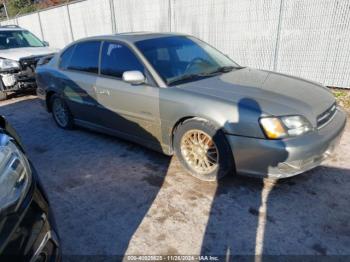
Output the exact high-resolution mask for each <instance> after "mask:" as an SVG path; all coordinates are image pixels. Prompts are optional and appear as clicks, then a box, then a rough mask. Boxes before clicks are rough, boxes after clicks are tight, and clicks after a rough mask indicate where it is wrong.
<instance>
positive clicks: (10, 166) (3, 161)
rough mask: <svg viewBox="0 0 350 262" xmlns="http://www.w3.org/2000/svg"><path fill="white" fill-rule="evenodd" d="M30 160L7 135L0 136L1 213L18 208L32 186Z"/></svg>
mask: <svg viewBox="0 0 350 262" xmlns="http://www.w3.org/2000/svg"><path fill="white" fill-rule="evenodd" d="M31 175H32V174H31V169H30V166H29V163H28V160H27V159H26V157H25V156H24V154H23V153H22V152H21V150H20V149H19V148H18V147H17V146H16V144H15V143H14V142H13V141H12V140H11V138H10V137H9V136H7V135H4V134H0V213H1V211H2V210H4V209H6V208H8V207H14V208H17V207H18V205H19V204H20V203H21V202H22V199H23V198H24V197H25V195H26V193H27V192H28V189H29V186H30V184H31Z"/></svg>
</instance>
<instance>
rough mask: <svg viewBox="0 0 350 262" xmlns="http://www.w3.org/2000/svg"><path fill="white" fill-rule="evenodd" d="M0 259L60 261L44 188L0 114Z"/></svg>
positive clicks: (56, 236) (12, 131)
mask: <svg viewBox="0 0 350 262" xmlns="http://www.w3.org/2000/svg"><path fill="white" fill-rule="evenodd" d="M0 261H33V262H39V261H42V262H44V261H60V246H59V239H58V235H57V231H56V228H55V223H54V221H53V217H52V212H51V211H50V206H49V202H48V199H47V197H46V194H45V191H44V190H43V188H42V186H41V183H40V181H39V179H38V176H37V173H36V171H35V169H34V168H33V166H32V165H31V163H30V162H29V161H28V160H27V158H26V156H25V153H24V151H23V148H22V146H21V143H20V140H19V138H18V135H17V134H16V132H15V131H14V129H13V128H12V127H11V126H10V125H9V124H8V122H7V121H6V120H5V119H4V118H3V117H1V116H0Z"/></svg>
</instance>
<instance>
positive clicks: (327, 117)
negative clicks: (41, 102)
mask: <svg viewBox="0 0 350 262" xmlns="http://www.w3.org/2000/svg"><path fill="white" fill-rule="evenodd" d="M336 111H337V105H336V103H334V104H333V105H332V106H330V107H329V108H328V109H327V110H326V111H324V112H323V113H322V114H320V115H319V116H318V117H317V127H318V128H320V127H322V126H324V125H326V124H327V123H328V122H329V121H331V120H332V118H333V116H334V115H335V113H336Z"/></svg>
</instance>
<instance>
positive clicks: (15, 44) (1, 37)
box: [0, 30, 45, 49]
mask: <svg viewBox="0 0 350 262" xmlns="http://www.w3.org/2000/svg"><path fill="white" fill-rule="evenodd" d="M43 46H45V45H44V43H43V42H41V41H40V40H39V38H37V37H36V36H35V35H33V34H32V33H30V32H29V31H26V30H13V31H12V30H11V31H10V30H9V31H0V49H10V48H21V47H43Z"/></svg>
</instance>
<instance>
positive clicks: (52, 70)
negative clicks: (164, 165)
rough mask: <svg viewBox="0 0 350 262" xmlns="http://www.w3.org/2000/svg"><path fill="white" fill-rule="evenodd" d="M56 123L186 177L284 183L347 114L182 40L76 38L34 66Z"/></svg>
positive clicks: (276, 77) (316, 156)
mask: <svg viewBox="0 0 350 262" xmlns="http://www.w3.org/2000/svg"><path fill="white" fill-rule="evenodd" d="M36 76H37V77H36V79H37V84H38V89H37V93H38V96H39V97H40V98H41V99H42V100H43V102H44V104H45V105H46V106H47V108H48V109H49V111H51V112H52V113H53V117H54V119H55V121H56V122H57V124H58V125H59V126H60V127H62V128H71V127H72V126H73V124H76V125H80V126H84V127H87V128H90V129H93V130H98V131H101V132H105V133H108V134H112V135H116V136H120V137H122V138H125V139H129V140H132V141H134V142H137V143H140V144H143V145H145V146H148V147H150V148H153V149H156V150H159V151H161V152H163V153H165V154H168V155H172V154H173V153H176V155H177V157H178V159H179V160H180V162H181V163H182V164H183V166H184V167H185V168H186V170H187V171H189V173H191V174H192V175H193V176H195V177H198V178H200V179H203V180H216V179H218V178H221V177H223V176H224V175H226V174H228V173H234V172H236V173H239V174H244V175H251V176H256V177H270V178H283V177H288V176H293V175H297V174H299V173H302V172H305V171H307V170H309V169H311V168H314V167H316V166H318V165H320V163H321V162H322V161H323V160H324V159H325V158H326V157H327V156H329V155H330V154H332V151H333V149H334V147H335V146H336V145H337V143H338V142H339V139H340V136H341V134H342V132H343V130H344V126H345V122H346V116H345V113H344V112H343V111H342V110H341V108H339V107H338V106H337V104H336V101H335V98H334V97H333V95H332V93H331V92H330V91H329V90H328V89H327V88H326V87H324V86H322V85H321V84H318V83H315V82H312V81H309V80H305V79H301V78H298V77H293V76H288V75H285V74H280V73H276V72H271V71H266V70H258V69H254V68H249V67H242V66H239V65H238V64H237V63H235V62H234V61H232V60H231V59H230V58H228V57H227V56H225V55H223V54H222V53H220V52H219V51H218V50H216V49H215V48H213V47H211V46H210V45H208V44H206V43H204V42H203V41H201V40H199V39H197V38H195V37H192V36H188V35H180V34H173V33H171V34H168V33H124V34H118V35H110V36H98V37H91V38H87V39H81V40H79V41H77V42H74V43H72V44H70V45H69V46H67V47H66V48H65V49H64V50H63V51H62V52H60V53H58V54H57V55H55V56H54V57H53V58H52V60H50V61H49V62H48V63H46V64H43V65H42V66H38V67H37V69H36Z"/></svg>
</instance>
